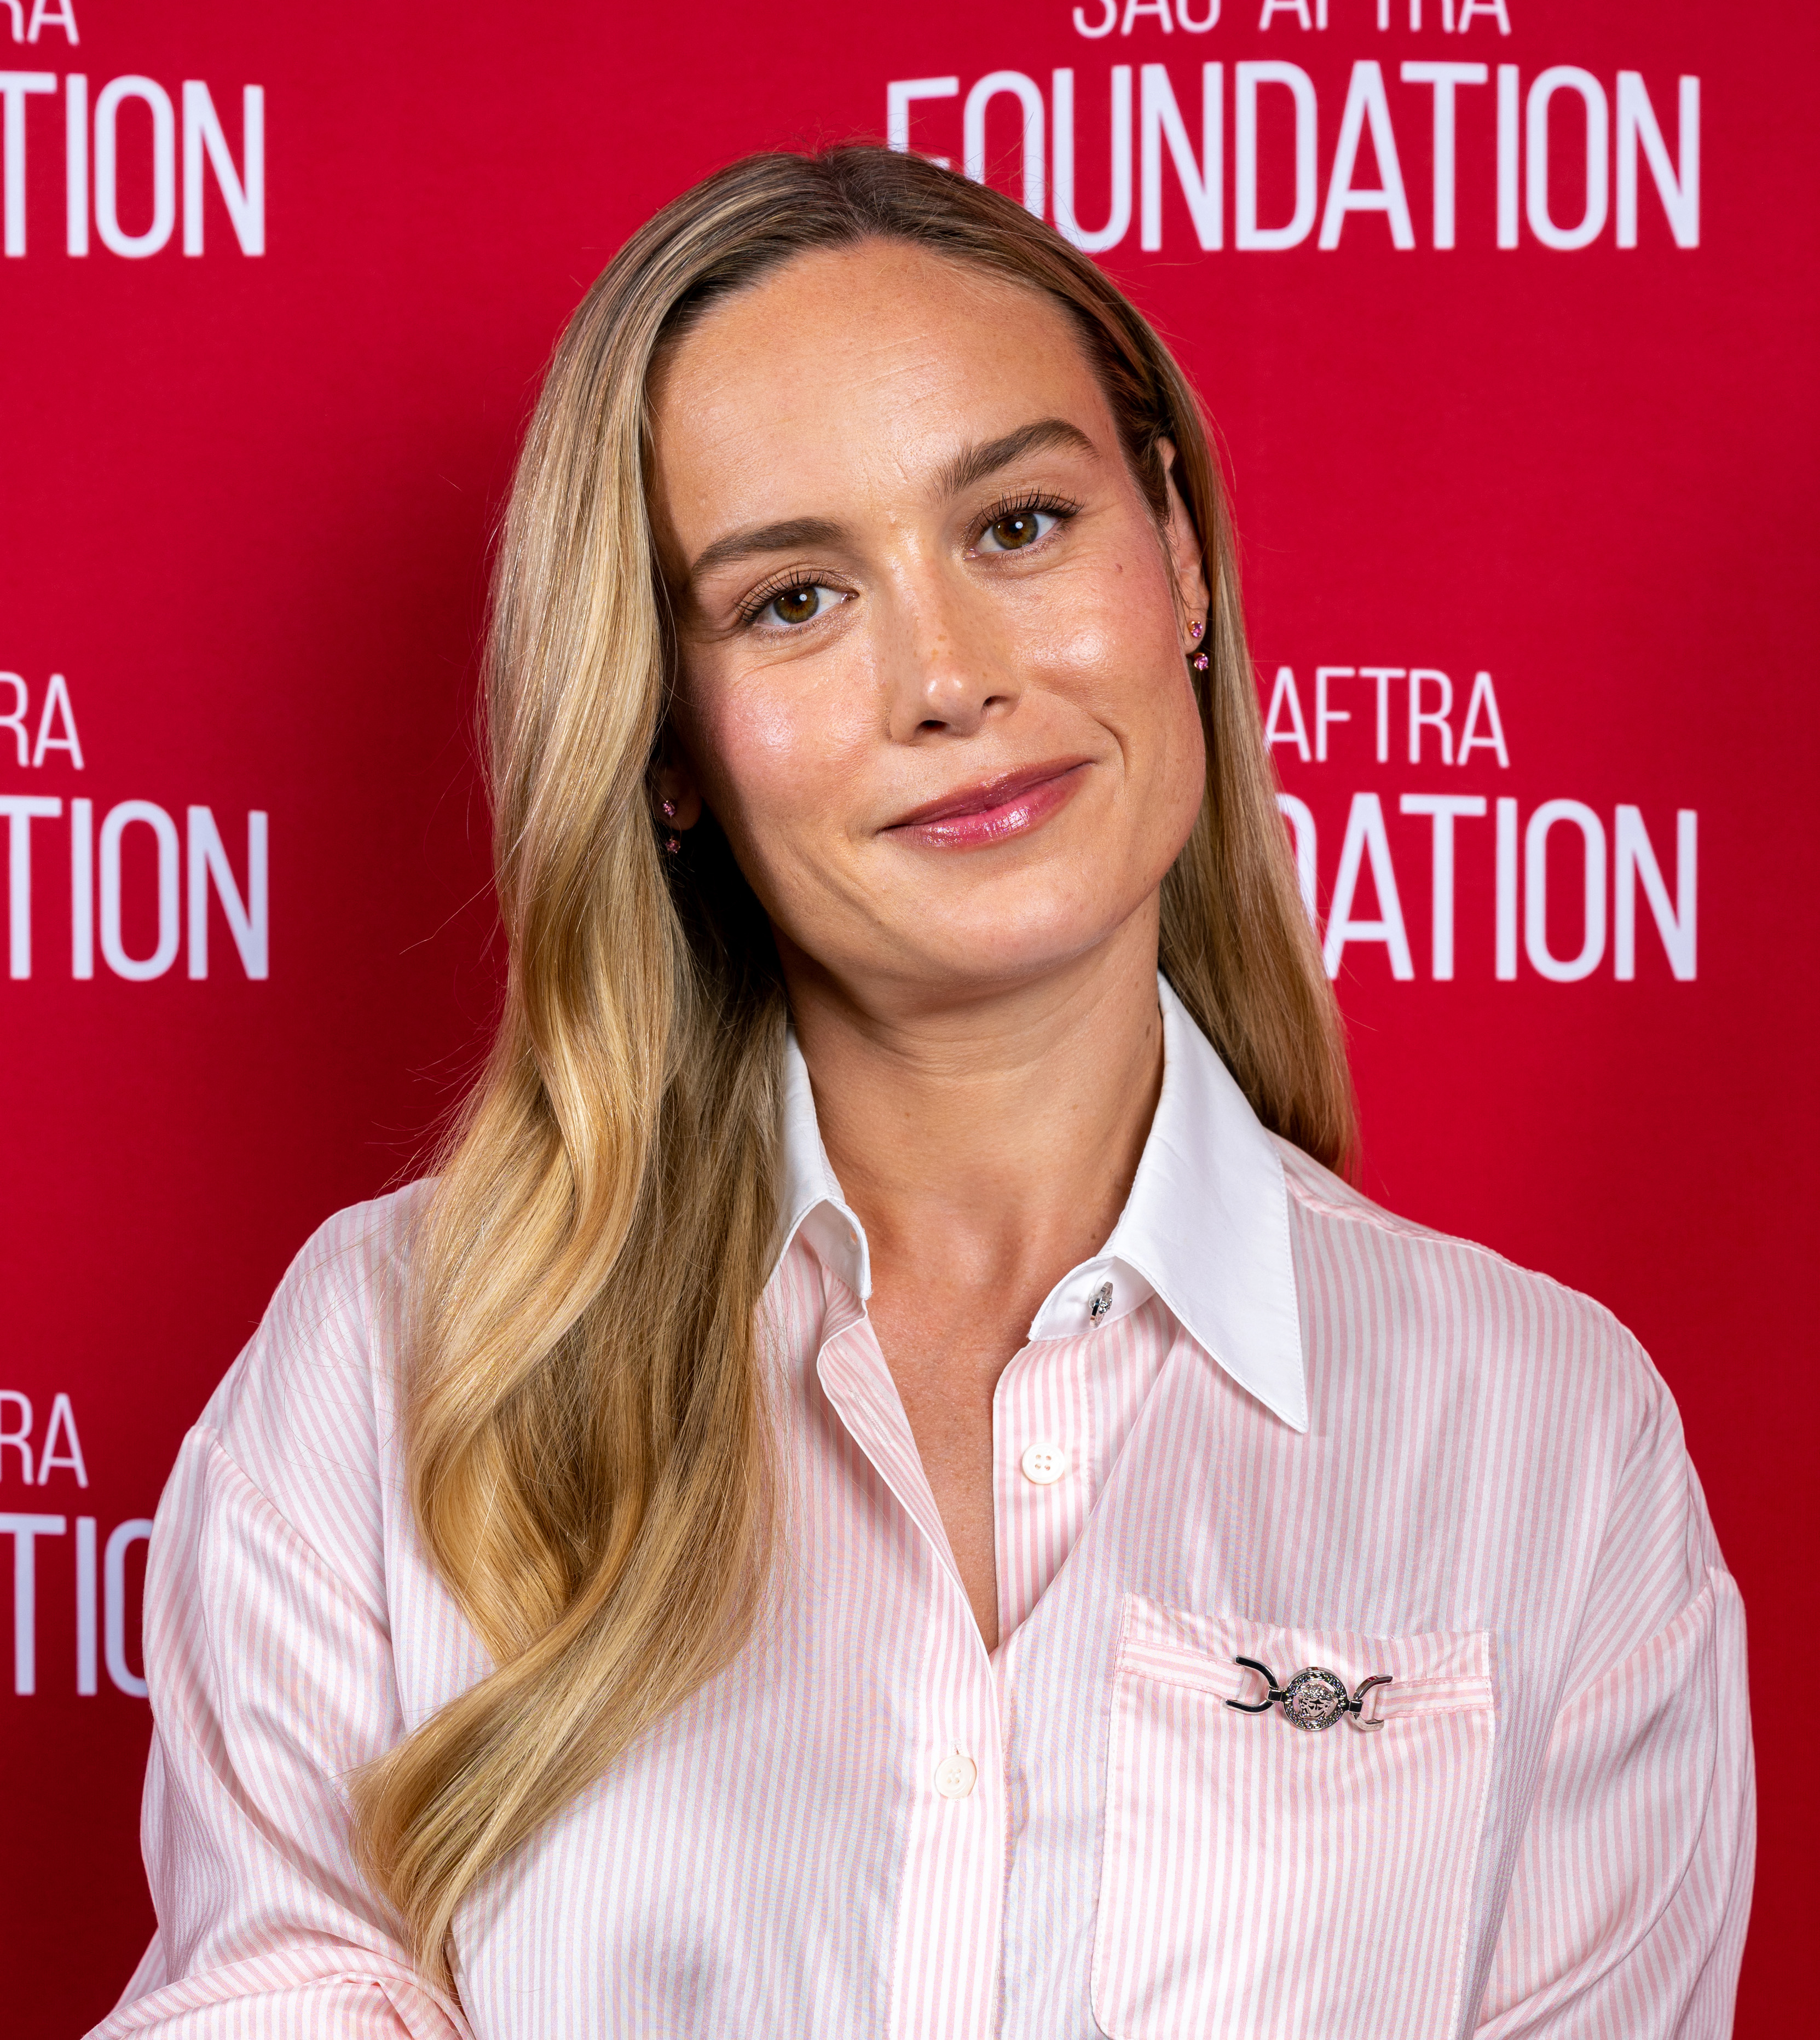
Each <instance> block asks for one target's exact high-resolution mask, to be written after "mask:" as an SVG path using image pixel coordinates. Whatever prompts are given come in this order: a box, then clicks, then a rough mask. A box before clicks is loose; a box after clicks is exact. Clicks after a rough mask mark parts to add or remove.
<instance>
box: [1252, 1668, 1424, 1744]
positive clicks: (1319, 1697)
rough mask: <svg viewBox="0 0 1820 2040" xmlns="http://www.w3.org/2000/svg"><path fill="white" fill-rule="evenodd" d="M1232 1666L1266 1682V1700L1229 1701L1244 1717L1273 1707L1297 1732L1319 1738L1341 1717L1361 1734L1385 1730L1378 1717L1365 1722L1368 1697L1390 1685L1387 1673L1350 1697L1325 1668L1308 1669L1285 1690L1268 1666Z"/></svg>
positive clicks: (1367, 1681)
mask: <svg viewBox="0 0 1820 2040" xmlns="http://www.w3.org/2000/svg"><path fill="white" fill-rule="evenodd" d="M1233 1663H1234V1664H1235V1665H1244V1668H1245V1669H1246V1670H1247V1671H1248V1672H1256V1673H1257V1675H1258V1677H1260V1679H1262V1680H1263V1682H1264V1697H1263V1699H1261V1700H1228V1701H1227V1703H1226V1705H1227V1706H1228V1707H1233V1708H1236V1709H1237V1711H1238V1712H1239V1713H1241V1715H1262V1714H1268V1713H1269V1711H1271V1708H1272V1707H1281V1708H1282V1711H1283V1712H1284V1713H1285V1714H1286V1715H1288V1716H1289V1718H1290V1720H1291V1721H1292V1722H1294V1723H1295V1725H1296V1726H1297V1727H1298V1728H1305V1729H1306V1730H1308V1731H1309V1734H1311V1735H1318V1734H1320V1731H1321V1730H1323V1729H1324V1728H1332V1726H1333V1725H1334V1723H1335V1722H1336V1721H1338V1720H1339V1718H1340V1716H1341V1715H1345V1717H1346V1718H1347V1720H1348V1721H1349V1722H1351V1724H1352V1726H1354V1727H1355V1729H1358V1730H1361V1731H1369V1730H1372V1729H1377V1728H1382V1727H1383V1726H1384V1724H1383V1722H1381V1721H1380V1720H1379V1719H1378V1718H1377V1716H1376V1715H1373V1716H1372V1717H1371V1718H1370V1719H1369V1720H1367V1719H1366V1714H1365V1696H1366V1694H1367V1693H1369V1692H1370V1691H1371V1689H1372V1688H1373V1687H1374V1686H1388V1685H1389V1684H1390V1683H1391V1680H1390V1675H1389V1673H1387V1672H1380V1673H1377V1674H1375V1675H1374V1677H1371V1678H1369V1679H1362V1680H1360V1681H1359V1684H1358V1692H1355V1693H1351V1694H1349V1693H1348V1692H1347V1690H1346V1681H1345V1680H1343V1678H1341V1677H1340V1676H1339V1673H1337V1672H1330V1671H1328V1669H1326V1667H1325V1666H1324V1665H1305V1666H1304V1668H1303V1669H1301V1671H1299V1672H1298V1673H1296V1675H1295V1677H1294V1678H1293V1679H1291V1680H1290V1682H1289V1684H1287V1685H1286V1686H1279V1684H1277V1682H1276V1674H1275V1673H1274V1672H1273V1671H1272V1670H1271V1669H1270V1667H1269V1666H1268V1665H1260V1663H1259V1662H1258V1661H1257V1660H1256V1658H1234V1659H1233Z"/></svg>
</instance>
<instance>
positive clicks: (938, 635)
mask: <svg viewBox="0 0 1820 2040" xmlns="http://www.w3.org/2000/svg"><path fill="white" fill-rule="evenodd" d="M955 608H956V605H953V604H951V603H941V604H940V605H939V607H937V606H936V605H929V606H927V607H925V606H923V605H918V609H917V611H915V612H914V613H913V614H911V615H908V616H906V617H905V618H903V619H902V623H901V625H900V626H899V627H900V630H901V633H902V635H901V637H900V638H899V642H898V643H897V644H896V645H895V646H894V647H892V648H891V649H890V650H889V651H888V652H887V660H888V662H889V663H888V671H889V672H890V674H891V736H892V737H893V738H894V739H895V740H896V741H897V742H899V743H900V744H909V743H914V741H915V740H917V739H918V737H924V736H937V735H938V734H944V733H945V734H947V735H948V736H973V735H974V734H975V733H976V732H977V731H978V729H979V728H980V726H981V725H982V724H983V723H985V722H986V721H987V720H989V719H990V717H993V716H994V715H995V714H1001V713H1003V712H1004V711H1005V710H1008V709H1009V708H1010V707H1011V706H1013V704H1014V703H1015V702H1016V699H1017V697H1018V695H1019V694H1020V691H1021V688H1020V684H1019V682H1018V679H1017V676H1016V672H1015V670H1014V668H1013V664H1012V662H1011V660H1009V658H1008V657H1006V656H1005V653H1004V652H1003V650H1002V649H1001V647H1000V646H999V645H997V643H996V642H995V641H994V633H993V632H992V631H991V630H990V628H987V627H982V624H981V622H980V621H979V619H977V618H974V619H969V618H966V617H964V616H963V615H956V614H955V613H954V611H955Z"/></svg>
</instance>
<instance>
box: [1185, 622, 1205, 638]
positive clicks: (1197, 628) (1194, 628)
mask: <svg viewBox="0 0 1820 2040" xmlns="http://www.w3.org/2000/svg"><path fill="white" fill-rule="evenodd" d="M1202 629H1203V626H1202V625H1200V624H1199V623H1191V624H1190V625H1189V626H1188V635H1189V636H1190V637H1191V638H1199V636H1200V634H1201V631H1202Z"/></svg>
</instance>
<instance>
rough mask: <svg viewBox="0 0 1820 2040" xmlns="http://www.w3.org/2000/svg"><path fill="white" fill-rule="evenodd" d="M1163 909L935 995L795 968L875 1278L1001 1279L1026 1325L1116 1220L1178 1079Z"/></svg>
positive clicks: (828, 1129) (838, 1151)
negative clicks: (1173, 1066)
mask: <svg viewBox="0 0 1820 2040" xmlns="http://www.w3.org/2000/svg"><path fill="white" fill-rule="evenodd" d="M1156 971H1157V925H1156V915H1155V912H1154V910H1153V909H1152V911H1150V912H1147V913H1146V914H1144V915H1138V916H1134V917H1133V919H1132V920H1131V921H1130V922H1127V923H1126V924H1125V926H1124V927H1122V928H1120V929H1119V930H1118V931H1115V934H1113V935H1112V936H1111V937H1110V938H1108V941H1106V942H1104V943H1102V944H1100V945H1099V946H1097V947H1096V949H1095V950H1093V951H1092V952H1091V953H1089V955H1088V956H1086V957H1081V958H1079V959H1076V960H1073V961H1070V963H1069V964H1068V965H1066V966H1064V967H1062V968H1060V969H1057V970H1055V971H1054V972H1051V973H1048V974H1047V975H1045V976H1043V977H1042V978H1040V979H1039V980H1032V981H1026V982H1023V983H1020V984H1009V985H1005V986H1001V987H995V988H990V990H986V991H980V990H978V989H973V988H968V989H967V990H965V991H956V993H955V994H954V995H952V997H936V996H933V995H930V994H929V992H928V991H925V990H922V989H921V988H919V989H918V990H917V991H915V992H914V993H913V994H911V995H902V994H897V993H894V992H892V991H884V992H882V993H881V992H876V991H872V989H870V988H861V990H860V991H858V993H857V995H856V993H855V992H853V991H851V990H849V989H848V988H843V987H841V986H838V985H836V984H833V983H831V982H830V981H829V980H827V979H826V977H824V976H821V975H819V974H818V973H815V972H812V971H807V970H799V969H792V972H791V976H792V984H791V994H792V1009H793V1012H794V1015H795V1021H796V1033H797V1038H798V1041H800V1044H801V1046H802V1049H803V1054H804V1060H805V1061H806V1062H807V1065H808V1070H809V1075H810V1079H811V1083H813V1085H814V1087H815V1109H816V1113H817V1117H818V1119H819V1124H820V1127H821V1132H822V1138H823V1143H824V1144H825V1145H826V1148H827V1151H828V1157H829V1159H830V1162H831V1163H832V1164H833V1166H834V1173H835V1174H836V1175H837V1176H838V1178H839V1179H840V1182H841V1187H842V1190H843V1192H844V1193H845V1196H846V1198H847V1201H848V1202H849V1204H850V1205H852V1206H853V1209H854V1211H855V1212H857V1214H858V1215H859V1217H860V1219H861V1222H862V1223H863V1224H864V1226H865V1228H866V1233H867V1238H868V1243H869V1246H870V1249H871V1254H872V1266H873V1271H874V1281H875V1284H876V1285H879V1286H880V1287H884V1288H890V1287H895V1282H896V1281H897V1280H899V1279H906V1278H907V1279H908V1280H910V1281H912V1282H914V1283H916V1284H918V1285H919V1287H920V1285H921V1284H922V1283H923V1282H925V1281H935V1282H936V1283H937V1286H938V1287H940V1288H948V1287H949V1286H950V1285H953V1284H955V1283H956V1282H958V1283H959V1285H961V1286H962V1287H963V1288H965V1289H978V1288H989V1289H990V1291H991V1292H994V1294H996V1295H998V1296H1002V1297H1004V1298H1005V1300H1006V1301H1007V1303H1008V1304H1009V1303H1013V1301H1014V1302H1015V1307H1016V1310H1018V1311H1021V1312H1022V1322H1023V1323H1024V1324H1028V1323H1029V1321H1030V1319H1031V1317H1032V1316H1033V1315H1034V1314H1035V1309H1036V1307H1037V1306H1038V1305H1039V1304H1040V1303H1041V1302H1042V1300H1043V1297H1044V1296H1046V1295H1047V1293H1048V1292H1049V1290H1050V1288H1052V1287H1053V1286H1054V1283H1055V1282H1056V1281H1058V1279H1059V1278H1060V1277H1061V1276H1062V1275H1063V1274H1065V1273H1066V1272H1067V1270H1068V1269H1070V1268H1071V1267H1073V1265H1075V1263H1076V1262H1079V1261H1081V1260H1083V1259H1085V1258H1087V1257H1088V1256H1089V1255H1091V1254H1094V1253H1096V1251H1097V1250H1099V1248H1100V1246H1102V1245H1103V1244H1104V1241H1105V1239H1106V1237H1107V1235H1108V1233H1109V1232H1110V1231H1111V1228H1112V1227H1113V1225H1114V1224H1115V1223H1116V1221H1117V1219H1118V1216H1119V1212H1120V1210H1121V1209H1122V1208H1123V1205H1124V1201H1125V1198H1126V1195H1127V1193H1128V1191H1129V1190H1130V1186H1131V1178H1132V1176H1133V1174H1134V1173H1135V1171H1136V1169H1137V1166H1138V1157H1139V1155H1141V1154H1142V1151H1143V1147H1144V1142H1145V1139H1146V1136H1147V1134H1148V1132H1149V1125H1150V1120H1151V1117H1152V1114H1153V1113H1154V1111H1155V1109H1156V1103H1157V1094H1158V1092H1159V1090H1160V1088H1161V1081H1162V1069H1163V1049H1162V1022H1161V1014H1160V1013H1159V1011H1158V1009H1157V980H1156Z"/></svg>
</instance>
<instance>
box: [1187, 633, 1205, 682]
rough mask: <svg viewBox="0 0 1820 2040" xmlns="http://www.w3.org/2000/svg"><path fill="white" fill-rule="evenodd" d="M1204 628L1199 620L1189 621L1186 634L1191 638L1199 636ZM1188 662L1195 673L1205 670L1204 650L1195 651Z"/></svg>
mask: <svg viewBox="0 0 1820 2040" xmlns="http://www.w3.org/2000/svg"><path fill="white" fill-rule="evenodd" d="M1205 628H1206V626H1205V625H1204V624H1202V623H1200V622H1193V623H1191V624H1190V625H1189V626H1188V635H1189V636H1190V637H1191V638H1199V636H1200V634H1201V633H1202V631H1203V630H1204V629H1205ZM1188 664H1190V665H1191V666H1192V667H1193V668H1194V669H1195V672H1197V673H1204V672H1206V670H1207V655H1206V653H1205V652H1196V653H1195V654H1194V656H1193V657H1191V659H1190V660H1188Z"/></svg>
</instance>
